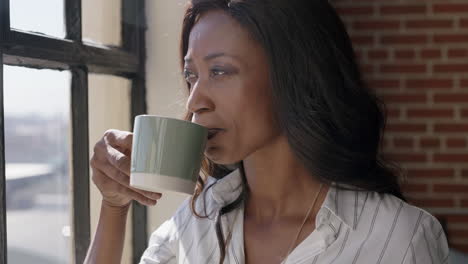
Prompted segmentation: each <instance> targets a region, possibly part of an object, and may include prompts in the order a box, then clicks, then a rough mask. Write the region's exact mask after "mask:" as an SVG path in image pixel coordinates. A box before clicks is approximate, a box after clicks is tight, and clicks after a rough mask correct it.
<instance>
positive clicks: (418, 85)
mask: <svg viewBox="0 0 468 264" xmlns="http://www.w3.org/2000/svg"><path fill="white" fill-rule="evenodd" d="M452 87H453V80H451V79H433V78H427V79H409V80H406V88H408V89H439V88H441V89H450V88H452Z"/></svg>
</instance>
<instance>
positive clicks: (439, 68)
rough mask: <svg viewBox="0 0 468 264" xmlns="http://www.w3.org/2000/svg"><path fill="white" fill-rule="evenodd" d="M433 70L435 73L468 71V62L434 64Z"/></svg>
mask: <svg viewBox="0 0 468 264" xmlns="http://www.w3.org/2000/svg"><path fill="white" fill-rule="evenodd" d="M434 71H435V72H437V73H456V72H460V73H463V72H468V64H466V63H458V64H457V63H452V64H435V65H434Z"/></svg>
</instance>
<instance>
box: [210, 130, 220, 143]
mask: <svg viewBox="0 0 468 264" xmlns="http://www.w3.org/2000/svg"><path fill="white" fill-rule="evenodd" d="M221 130H222V129H220V128H210V129H208V140H210V139H212V138H214V137H215V136H216V135H217V134H218V132H220V131H221Z"/></svg>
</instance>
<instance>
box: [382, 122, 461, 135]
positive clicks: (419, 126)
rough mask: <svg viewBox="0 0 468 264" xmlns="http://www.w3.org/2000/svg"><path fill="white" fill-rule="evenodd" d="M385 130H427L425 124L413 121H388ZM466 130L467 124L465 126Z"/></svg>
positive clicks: (416, 131) (417, 131)
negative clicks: (398, 122) (397, 122)
mask: <svg viewBox="0 0 468 264" xmlns="http://www.w3.org/2000/svg"><path fill="white" fill-rule="evenodd" d="M386 130H387V131H388V132H395V133H398V132H405V133H411V132H415V133H424V132H426V131H427V125H426V124H414V123H400V124H395V123H389V124H387V126H386ZM467 131H468V126H467Z"/></svg>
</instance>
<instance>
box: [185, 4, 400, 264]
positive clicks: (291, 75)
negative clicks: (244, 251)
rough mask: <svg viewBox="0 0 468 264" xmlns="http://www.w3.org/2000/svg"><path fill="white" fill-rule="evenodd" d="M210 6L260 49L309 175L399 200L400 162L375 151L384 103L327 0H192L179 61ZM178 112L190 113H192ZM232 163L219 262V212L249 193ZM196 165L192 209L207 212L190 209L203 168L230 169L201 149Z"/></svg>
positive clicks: (279, 111) (280, 115) (285, 126)
mask: <svg viewBox="0 0 468 264" xmlns="http://www.w3.org/2000/svg"><path fill="white" fill-rule="evenodd" d="M211 10H222V11H224V12H226V14H229V15H230V16H231V17H232V18H233V19H235V20H236V21H237V22H238V23H240V24H241V25H242V26H243V28H245V29H246V30H247V31H248V32H249V33H250V34H251V36H252V37H253V38H254V39H255V40H256V41H258V42H259V43H260V44H261V46H262V47H263V48H264V50H265V51H266V54H267V57H268V65H269V73H270V78H271V89H272V100H273V105H274V109H275V110H276V111H275V112H274V113H273V114H274V115H275V120H276V121H277V122H278V125H279V128H280V129H281V131H282V132H283V133H284V135H286V137H287V139H288V142H289V144H290V146H291V148H292V151H293V152H294V154H295V155H296V156H297V158H298V159H299V160H300V161H301V162H302V163H303V164H304V165H305V167H306V168H307V170H308V171H309V172H310V174H311V175H314V176H315V177H317V179H318V180H320V181H321V182H323V183H325V184H332V183H334V184H336V185H337V186H338V187H339V186H340V184H341V185H342V186H343V185H346V186H348V187H349V186H352V187H355V188H356V189H357V190H365V191H375V192H378V193H387V194H392V195H394V196H396V197H398V198H400V199H402V200H405V199H404V197H403V195H402V192H401V189H400V183H399V178H400V177H399V176H400V174H401V168H400V167H399V166H398V165H397V164H396V163H394V162H391V161H388V160H386V159H384V157H383V155H382V154H381V150H382V142H383V140H382V139H383V132H384V128H385V123H386V116H387V113H386V108H385V104H384V103H383V102H382V101H381V100H380V99H379V98H378V97H377V96H376V95H375V93H373V91H372V90H371V89H369V88H368V87H366V85H365V83H364V81H363V79H362V76H361V73H360V70H359V67H358V65H357V62H356V58H355V53H354V50H353V47H352V44H351V41H350V38H349V36H348V33H347V32H346V28H345V26H344V24H343V22H342V20H341V19H340V18H339V16H338V15H337V13H336V11H335V10H334V8H333V7H332V6H331V5H330V4H329V3H328V1H327V0H192V1H191V2H190V3H189V6H188V8H187V10H186V12H185V16H184V20H183V28H182V38H181V46H180V49H181V50H180V51H181V62H182V68H183V65H184V61H183V57H184V55H185V54H186V53H187V49H188V44H189V35H190V32H191V30H192V28H193V26H194V25H195V23H196V22H197V20H198V18H199V17H200V15H201V14H203V13H205V12H207V11H211ZM187 85H188V88H190V84H188V83H187ZM184 118H185V120H187V121H190V120H191V119H192V113H190V112H187V113H186V115H185V117H184ZM237 165H238V168H239V170H240V173H241V175H242V179H243V185H244V188H243V192H242V194H241V195H240V196H239V197H238V198H237V199H236V200H235V201H234V202H233V203H231V204H228V205H226V206H225V207H223V208H222V209H221V210H220V211H219V212H218V214H217V217H216V233H217V237H218V242H219V247H220V252H221V258H220V260H219V263H223V261H224V258H225V255H226V248H227V244H228V241H225V239H224V237H223V232H222V227H221V222H220V216H221V215H223V214H227V213H229V212H230V211H232V210H233V209H236V208H238V207H239V206H240V205H241V203H242V202H243V201H245V200H246V199H247V197H248V193H249V191H248V185H247V180H246V176H245V170H244V166H243V162H242V161H239V162H238V164H237ZM201 170H202V172H204V173H203V174H200V175H199V176H198V180H197V186H196V189H195V192H194V195H193V196H192V200H191V209H192V212H193V214H194V215H195V216H197V217H207V215H206V212H205V215H204V216H202V215H200V214H199V213H197V212H196V210H195V201H196V200H197V198H200V194H201V193H202V192H203V190H204V189H205V188H209V187H206V185H207V184H206V183H207V178H206V177H207V176H206V175H210V176H212V177H214V178H217V179H220V178H222V177H224V176H225V175H226V174H228V173H229V172H231V171H232V169H229V168H228V167H227V166H223V165H220V164H215V163H214V162H212V161H211V160H209V159H208V158H207V157H205V158H204V160H203V162H202V168H201ZM292 185H294V183H292ZM343 188H344V187H343ZM228 240H229V238H228Z"/></svg>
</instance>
